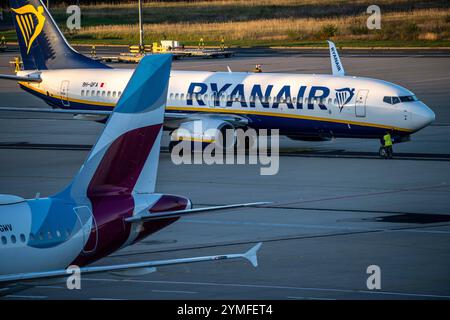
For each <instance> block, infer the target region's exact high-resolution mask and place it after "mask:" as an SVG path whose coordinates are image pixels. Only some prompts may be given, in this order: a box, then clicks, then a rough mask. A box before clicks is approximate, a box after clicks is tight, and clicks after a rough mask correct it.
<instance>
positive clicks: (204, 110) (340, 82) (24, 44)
mask: <svg viewBox="0 0 450 320" xmlns="http://www.w3.org/2000/svg"><path fill="white" fill-rule="evenodd" d="M10 3H11V9H12V13H13V16H14V21H15V25H16V31H17V35H18V39H19V45H20V51H21V56H22V60H23V66H24V70H23V71H19V72H17V75H15V76H14V75H2V76H0V78H3V79H11V80H15V81H18V83H19V85H20V86H21V88H23V89H24V90H25V91H27V92H29V93H31V94H33V95H35V96H37V97H39V98H41V99H43V100H44V101H45V102H46V103H48V104H49V105H50V106H52V107H55V108H58V109H59V110H47V111H49V112H66V113H72V114H76V115H77V118H82V119H83V118H84V119H97V120H99V119H104V118H105V117H107V116H108V115H109V114H110V113H111V112H112V109H113V108H114V106H115V105H116V103H117V101H118V100H119V98H120V96H121V95H122V94H123V91H124V88H125V85H126V84H127V82H128V80H129V78H130V77H131V75H132V73H133V70H126V69H113V68H111V67H109V66H107V65H104V64H102V63H100V62H98V61H94V60H92V59H90V58H88V57H85V56H83V55H81V54H79V53H78V52H76V51H75V50H74V49H73V48H72V47H71V46H70V45H69V44H68V43H67V41H66V39H65V38H64V36H63V35H62V33H61V31H60V30H59V29H58V27H57V25H56V24H55V22H54V21H53V19H52V17H51V15H50V14H49V12H48V11H47V9H46V8H45V6H44V5H43V4H42V2H41V1H39V0H29V1H24V0H11V1H10ZM329 47H330V58H331V65H332V71H333V73H332V75H319V74H316V75H311V74H282V73H246V72H205V71H172V73H171V77H170V81H169V89H168V96H167V108H166V112H165V121H164V129H165V130H169V131H172V132H173V131H175V130H177V129H179V128H182V129H185V130H179V131H180V132H181V134H178V135H175V136H176V137H177V139H178V140H189V139H192V137H195V139H197V140H198V139H200V140H201V141H206V142H212V141H215V140H217V139H218V137H220V135H219V133H223V132H224V131H225V130H227V129H231V130H234V129H236V128H239V127H243V128H253V129H256V130H258V129H279V132H280V134H281V135H285V136H287V137H289V138H291V139H295V140H309V141H323V140H330V139H332V138H335V137H342V138H367V139H380V138H381V137H382V136H383V135H384V134H385V133H386V131H390V132H391V135H392V137H393V139H394V142H400V141H408V140H409V138H410V135H411V134H412V133H414V132H417V131H418V130H420V129H422V128H424V127H426V126H427V125H429V124H430V123H431V122H432V121H434V119H435V114H434V112H433V111H432V110H431V109H430V108H428V107H427V106H426V105H425V104H424V103H423V102H421V101H419V100H418V98H417V97H416V96H415V95H414V94H413V93H412V92H411V91H409V90H407V89H405V88H403V87H401V86H399V85H396V84H393V83H389V82H386V81H383V80H377V79H371V78H363V77H353V76H346V75H345V71H344V67H343V65H342V63H341V60H340V58H339V55H338V52H337V49H336V47H335V45H334V44H333V43H332V42H329ZM3 110H17V109H15V108H8V109H5V108H4V109H3ZM18 110H20V111H26V110H25V109H23V108H21V109H18ZM33 110H34V111H42V109H33V108H31V110H28V111H33ZM196 124H201V125H196ZM183 132H184V133H186V132H188V133H189V134H184V135H185V136H183ZM207 132H208V133H210V132H215V133H214V134H212V135H211V134H207ZM233 143H234V142H233Z"/></svg>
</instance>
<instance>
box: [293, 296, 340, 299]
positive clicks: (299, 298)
mask: <svg viewBox="0 0 450 320" xmlns="http://www.w3.org/2000/svg"><path fill="white" fill-rule="evenodd" d="M286 298H288V299H294V300H337V299H333V298H313V297H293V296H287V297H286Z"/></svg>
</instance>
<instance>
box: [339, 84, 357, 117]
mask: <svg viewBox="0 0 450 320" xmlns="http://www.w3.org/2000/svg"><path fill="white" fill-rule="evenodd" d="M335 91H336V100H337V103H338V106H339V112H341V111H342V108H344V106H345V105H346V104H347V103H349V102H350V101H351V100H352V98H353V96H354V95H355V89H350V88H343V89H336V90H335Z"/></svg>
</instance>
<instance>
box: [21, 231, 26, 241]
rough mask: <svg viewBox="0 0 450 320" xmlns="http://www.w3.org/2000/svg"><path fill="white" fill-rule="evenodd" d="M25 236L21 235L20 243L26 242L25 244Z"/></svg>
mask: <svg viewBox="0 0 450 320" xmlns="http://www.w3.org/2000/svg"><path fill="white" fill-rule="evenodd" d="M25 240H26V239H25V235H24V234H23V233H22V234H21V235H20V241H21V242H24V243H25Z"/></svg>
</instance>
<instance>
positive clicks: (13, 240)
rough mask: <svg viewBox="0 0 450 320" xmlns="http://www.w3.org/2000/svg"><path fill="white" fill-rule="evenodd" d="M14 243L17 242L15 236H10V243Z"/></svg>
mask: <svg viewBox="0 0 450 320" xmlns="http://www.w3.org/2000/svg"><path fill="white" fill-rule="evenodd" d="M16 241H17V240H16V236H15V235H12V236H11V242H12V243H16Z"/></svg>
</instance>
